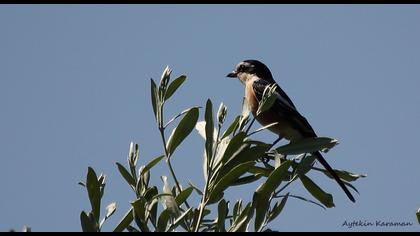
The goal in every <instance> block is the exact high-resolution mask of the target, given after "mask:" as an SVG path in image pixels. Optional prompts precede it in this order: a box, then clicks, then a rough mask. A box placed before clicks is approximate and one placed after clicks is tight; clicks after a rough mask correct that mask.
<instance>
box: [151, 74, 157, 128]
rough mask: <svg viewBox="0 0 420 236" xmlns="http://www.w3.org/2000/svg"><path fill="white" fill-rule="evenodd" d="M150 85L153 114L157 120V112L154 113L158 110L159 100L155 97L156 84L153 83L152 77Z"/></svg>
mask: <svg viewBox="0 0 420 236" xmlns="http://www.w3.org/2000/svg"><path fill="white" fill-rule="evenodd" d="M150 85H151V92H150V94H151V96H152V108H153V114H154V115H155V119H156V120H157V114H156V112H157V110H158V107H157V104H158V103H159V102H158V97H157V93H158V92H157V88H156V84H155V81H153V79H150Z"/></svg>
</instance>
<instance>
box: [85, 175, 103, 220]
mask: <svg viewBox="0 0 420 236" xmlns="http://www.w3.org/2000/svg"><path fill="white" fill-rule="evenodd" d="M86 188H87V191H88V195H89V200H90V205H91V206H92V213H93V216H94V218H95V220H96V223H97V224H99V216H100V212H101V190H100V184H99V181H98V177H97V176H96V173H95V171H94V170H93V169H92V168H91V167H89V168H88V174H87V178H86Z"/></svg>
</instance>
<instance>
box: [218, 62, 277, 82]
mask: <svg viewBox="0 0 420 236" xmlns="http://www.w3.org/2000/svg"><path fill="white" fill-rule="evenodd" d="M226 76H227V77H229V78H238V79H239V80H240V81H241V82H242V83H246V81H248V80H249V79H251V78H252V77H254V76H257V77H258V78H260V79H264V80H267V81H268V82H274V80H273V76H272V75H271V72H270V70H269V69H268V67H267V66H266V65H264V63H262V62H260V61H257V60H245V61H241V62H240V63H239V64H238V65H237V66H236V67H235V70H233V71H232V72H231V73H229V74H227V75H226Z"/></svg>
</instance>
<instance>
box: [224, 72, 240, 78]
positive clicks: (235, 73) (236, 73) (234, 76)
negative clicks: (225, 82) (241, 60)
mask: <svg viewBox="0 0 420 236" xmlns="http://www.w3.org/2000/svg"><path fill="white" fill-rule="evenodd" d="M226 77H229V78H236V77H238V72H236V71H232V72H231V73H229V74H227V75H226Z"/></svg>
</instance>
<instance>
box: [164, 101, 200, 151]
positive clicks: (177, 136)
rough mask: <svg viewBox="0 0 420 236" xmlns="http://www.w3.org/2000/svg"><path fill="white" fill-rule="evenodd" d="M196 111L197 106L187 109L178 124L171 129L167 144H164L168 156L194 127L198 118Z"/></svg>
mask: <svg viewBox="0 0 420 236" xmlns="http://www.w3.org/2000/svg"><path fill="white" fill-rule="evenodd" d="M198 113H199V112H198V108H192V109H191V110H189V111H188V112H187V113H186V114H185V116H184V117H183V118H182V120H181V121H180V122H179V124H178V126H177V127H176V128H175V129H174V130H173V131H172V133H171V135H170V136H169V140H168V144H167V145H166V148H167V150H168V155H169V156H170V155H172V153H173V152H174V151H175V149H176V148H177V147H178V145H179V144H181V142H182V141H183V140H184V139H185V138H186V137H187V136H188V135H189V134H190V133H191V131H192V130H193V129H194V126H195V124H196V123H197V120H198Z"/></svg>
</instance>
